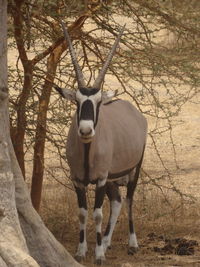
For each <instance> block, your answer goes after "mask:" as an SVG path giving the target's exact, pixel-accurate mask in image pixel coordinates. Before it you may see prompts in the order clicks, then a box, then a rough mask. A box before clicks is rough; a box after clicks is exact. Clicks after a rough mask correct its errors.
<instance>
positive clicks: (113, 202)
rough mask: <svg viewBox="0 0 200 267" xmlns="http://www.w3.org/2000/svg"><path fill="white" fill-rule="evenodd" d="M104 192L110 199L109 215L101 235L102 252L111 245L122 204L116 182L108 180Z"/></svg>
mask: <svg viewBox="0 0 200 267" xmlns="http://www.w3.org/2000/svg"><path fill="white" fill-rule="evenodd" d="M106 194H107V196H108V198H109V200H110V216H109V220H108V224H107V227H106V231H105V233H104V237H103V247H104V252H106V250H107V248H110V246H111V239H112V234H113V231H114V228H115V224H116V222H117V218H118V216H119V213H120V210H121V205H122V204H121V196H120V193H119V186H118V185H117V184H115V183H111V182H108V183H107V184H106Z"/></svg>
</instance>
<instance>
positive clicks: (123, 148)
mask: <svg viewBox="0 0 200 267" xmlns="http://www.w3.org/2000/svg"><path fill="white" fill-rule="evenodd" d="M146 136H147V122H146V119H145V117H144V116H143V115H142V114H141V113H140V112H139V111H138V110H137V109H136V108H135V107H134V106H133V105H132V104H131V103H129V102H128V101H124V100H118V101H114V102H112V103H110V104H107V105H104V104H101V106H100V110H99V119H98V123H97V126H96V128H95V136H94V137H93V140H92V142H91V146H90V153H89V180H90V181H94V180H96V179H98V178H102V179H103V178H107V176H108V173H112V174H113V173H120V172H122V171H125V170H128V169H131V168H133V167H135V166H136V165H137V164H138V162H139V161H140V159H141V157H142V153H143V150H144V147H145V143H146ZM67 160H68V163H69V166H70V169H71V175H72V178H78V179H80V180H83V179H84V175H85V169H84V144H83V143H82V142H81V140H80V137H79V136H78V127H77V122H76V114H75V115H74V118H73V121H72V125H71V127H70V130H69V134H68V139H67Z"/></svg>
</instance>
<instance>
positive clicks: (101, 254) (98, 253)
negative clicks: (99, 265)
mask: <svg viewBox="0 0 200 267" xmlns="http://www.w3.org/2000/svg"><path fill="white" fill-rule="evenodd" d="M95 256H96V260H98V259H101V260H105V255H104V249H103V245H101V246H98V245H96V248H95Z"/></svg>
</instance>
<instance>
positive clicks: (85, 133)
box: [80, 129, 92, 136]
mask: <svg viewBox="0 0 200 267" xmlns="http://www.w3.org/2000/svg"><path fill="white" fill-rule="evenodd" d="M91 133H92V129H89V130H87V131H83V130H82V129H80V134H81V135H83V136H86V135H90V134H91Z"/></svg>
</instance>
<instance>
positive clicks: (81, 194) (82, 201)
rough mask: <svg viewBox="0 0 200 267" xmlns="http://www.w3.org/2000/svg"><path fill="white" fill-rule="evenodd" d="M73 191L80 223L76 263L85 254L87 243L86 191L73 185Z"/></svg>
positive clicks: (80, 185)
mask: <svg viewBox="0 0 200 267" xmlns="http://www.w3.org/2000/svg"><path fill="white" fill-rule="evenodd" d="M75 190H76V194H77V199H78V205H79V222H80V232H79V245H78V249H77V252H76V255H75V258H76V260H77V261H81V260H82V259H83V258H84V257H85V254H86V252H87V241H86V223H87V200H86V190H85V187H84V186H83V185H82V184H79V186H77V185H75Z"/></svg>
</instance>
